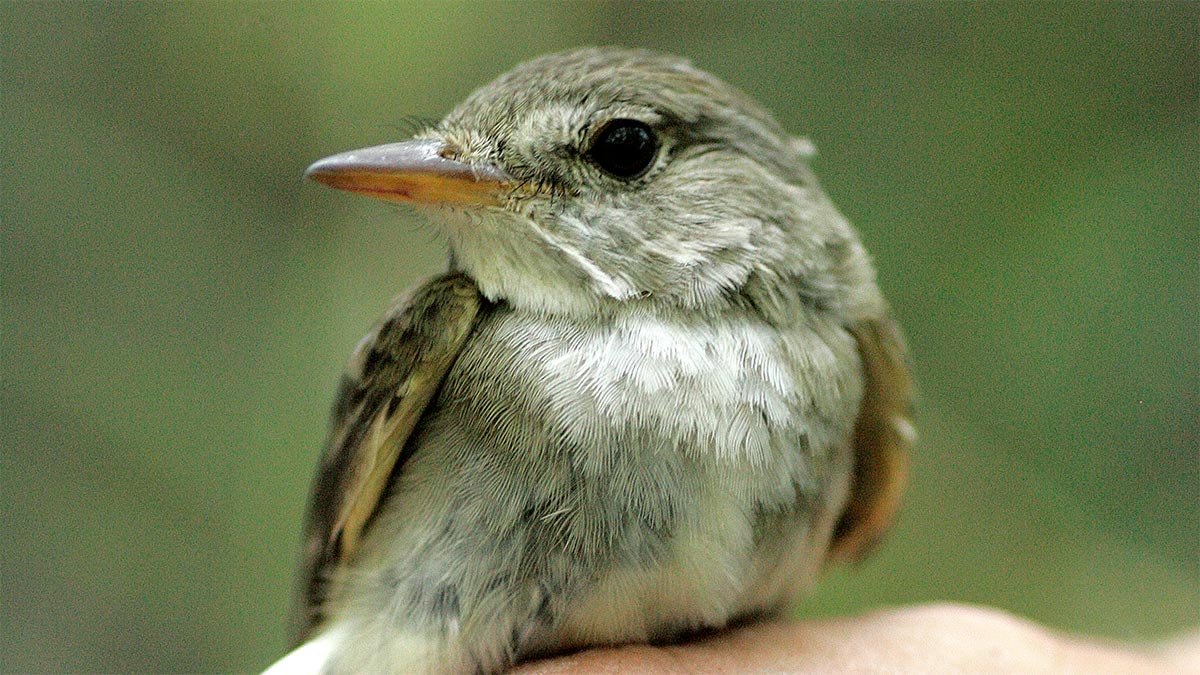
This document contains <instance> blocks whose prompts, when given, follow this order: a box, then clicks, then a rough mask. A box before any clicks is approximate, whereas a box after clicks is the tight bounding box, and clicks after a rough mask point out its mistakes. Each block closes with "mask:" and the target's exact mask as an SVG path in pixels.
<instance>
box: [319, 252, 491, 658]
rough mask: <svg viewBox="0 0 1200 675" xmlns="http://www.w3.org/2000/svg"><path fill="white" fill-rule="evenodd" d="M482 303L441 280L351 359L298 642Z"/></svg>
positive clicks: (381, 326)
mask: <svg viewBox="0 0 1200 675" xmlns="http://www.w3.org/2000/svg"><path fill="white" fill-rule="evenodd" d="M482 306H483V300H482V298H481V296H480V295H479V291H478V289H477V288H476V286H475V284H474V282H472V281H471V280H470V279H469V278H467V277H465V276H463V275H461V274H454V273H451V274H444V275H441V276H438V277H435V278H433V279H431V280H429V281H428V282H426V283H425V284H424V285H423V286H421V287H420V288H418V289H417V290H416V291H415V292H413V293H412V294H411V295H409V296H408V297H406V298H404V299H402V300H400V301H398V302H397V303H396V304H395V305H393V306H392V308H391V309H390V310H389V311H388V312H387V314H385V315H384V317H383V319H382V320H381V321H380V322H379V323H378V324H377V325H376V327H375V328H374V329H373V330H372V331H371V332H370V333H368V334H367V336H366V337H365V338H363V340H362V341H361V342H360V343H359V344H358V346H357V347H356V348H355V350H354V354H353V355H352V356H351V357H350V362H349V364H348V365H347V367H346V372H345V374H344V375H343V376H342V381H341V384H340V387H339V390H338V395H337V399H336V402H335V403H334V408H333V419H332V425H331V427H330V432H329V437H328V439H327V441H326V446H325V452H324V455H323V456H322V458H321V463H320V466H319V467H318V470H317V476H316V480H315V482H314V485H313V491H312V498H311V501H310V503H309V512H308V525H307V530H306V542H305V548H304V551H303V552H302V557H303V560H302V568H301V575H302V576H301V584H302V586H301V588H300V597H299V598H298V600H299V602H298V603H297V604H298V610H299V611H298V617H297V618H298V621H297V623H298V629H299V630H298V640H297V642H300V641H303V639H305V638H306V637H307V636H308V634H309V633H310V632H311V631H312V629H313V628H314V627H315V626H316V625H318V624H319V623H320V621H321V619H322V611H323V610H322V606H323V604H324V602H325V600H326V594H327V584H328V581H329V579H330V577H331V576H332V575H333V574H334V573H335V572H336V571H337V570H338V569H339V568H340V567H341V566H342V565H344V564H345V563H346V562H347V561H348V560H350V559H351V558H352V557H353V556H354V553H355V551H356V550H357V549H358V546H359V544H360V543H361V540H362V536H363V534H364V532H365V531H366V529H367V527H368V526H369V524H370V522H371V519H372V517H373V516H374V515H375V514H376V512H377V511H378V510H379V508H380V506H381V504H380V499H381V497H382V496H383V494H384V491H385V490H386V489H387V486H388V482H389V480H390V479H391V477H392V476H393V473H394V471H395V470H396V469H397V467H399V466H401V465H403V463H404V461H405V460H406V459H407V452H409V450H407V449H406V443H407V440H408V437H409V435H410V434H411V433H412V431H413V429H414V428H415V427H416V426H417V423H418V421H419V420H420V419H421V415H422V414H423V413H424V411H425V408H426V406H427V405H428V404H429V402H430V401H431V400H432V399H433V397H434V395H435V394H436V392H437V390H438V387H439V386H440V385H441V382H442V378H443V377H445V375H446V372H447V371H448V370H449V369H450V366H451V365H452V364H453V363H454V360H455V358H457V356H458V353H459V351H461V350H462V347H463V345H464V344H465V343H466V340H467V337H468V336H469V335H470V333H471V330H472V328H473V327H474V325H475V320H476V317H477V316H478V315H479V312H480V309H481V307H482Z"/></svg>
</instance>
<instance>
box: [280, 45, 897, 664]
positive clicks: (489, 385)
mask: <svg viewBox="0 0 1200 675" xmlns="http://www.w3.org/2000/svg"><path fill="white" fill-rule="evenodd" d="M810 154H811V150H810V147H809V144H808V143H807V142H806V141H803V140H800V139H796V138H792V137H790V136H788V135H787V134H786V133H784V131H783V130H782V129H781V128H780V126H779V125H778V124H777V123H776V122H775V120H774V119H773V118H772V117H771V116H770V114H768V113H767V112H766V111H765V110H764V109H763V108H761V107H760V106H759V105H758V104H756V103H755V102H754V101H752V100H751V99H749V98H748V97H747V96H745V95H744V94H742V93H740V92H738V91H737V90H735V89H733V88H732V87H730V86H729V85H727V84H725V83H723V82H721V81H719V80H717V79H715V78H714V77H712V76H711V75H708V74H706V73H703V72H701V71H699V70H696V69H695V68H693V67H692V66H691V65H690V64H689V63H688V62H687V61H684V60H681V59H678V58H674V57H670V56H662V55H657V54H654V53H650V52H645V51H629V50H624V49H615V48H599V49H580V50H575V51H569V52H564V53H560V54H553V55H550V56H544V57H541V58H538V59H535V60H533V61H530V62H528V63H525V64H523V65H520V66H518V67H517V68H516V69H514V70H513V71H511V72H509V73H508V74H506V75H503V76H502V77H500V78H499V79H497V80H496V81H494V82H492V83H491V84H488V85H487V86H484V87H483V88H481V89H479V90H478V91H476V92H475V93H474V94H472V95H471V96H470V97H469V98H468V99H467V100H466V102H464V103H463V104H462V105H460V106H459V107H458V108H457V109H456V110H454V111H453V112H451V113H450V114H449V115H448V116H447V117H446V118H445V119H444V120H443V121H442V122H441V123H439V124H438V125H437V126H435V127H433V128H430V129H428V130H426V131H424V132H422V133H420V134H418V135H417V136H416V138H415V139H414V140H410V141H406V142H403V143H396V144H391V145H384V146H379V147H374V148H368V149H365V150H356V151H353V152H347V153H344V154H340V155H335V156H333V157H329V158H326V159H323V160H321V161H319V162H317V163H315V164H313V165H312V167H310V168H309V170H308V174H307V175H308V176H310V177H311V178H313V179H315V180H318V181H320V182H322V183H325V184H327V185H331V186H333V187H336V188H340V189H343V190H349V191H351V192H356V193H360V194H365V195H368V196H373V197H379V198H382V199H390V200H395V201H401V202H405V203H409V204H414V205H417V206H419V207H421V208H423V209H424V210H425V211H427V212H429V213H430V214H431V215H432V216H433V217H434V218H435V219H436V220H438V221H440V222H441V223H443V224H444V225H445V228H446V232H447V233H448V234H449V239H450V248H451V262H450V266H449V267H450V269H449V271H448V272H446V273H445V274H442V275H440V276H437V277H435V278H433V279H431V280H429V281H427V282H426V283H425V284H423V285H422V286H420V287H419V288H417V289H416V290H415V291H413V292H412V293H411V294H410V295H408V296H407V297H406V298H405V299H403V300H401V301H399V302H398V303H397V304H396V305H395V306H393V307H392V309H391V310H390V311H389V312H388V313H387V314H386V315H385V316H384V318H383V320H382V321H381V322H380V323H379V324H378V326H376V328H375V329H374V330H373V331H372V332H371V333H370V334H369V335H368V336H367V337H366V338H365V339H364V340H363V341H362V342H361V343H360V344H359V346H358V347H357V349H356V350H355V351H354V354H353V356H352V357H351V359H350V363H349V366H348V368H347V371H346V374H345V376H344V378H343V380H342V384H341V388H340V391H339V393H338V396H337V402H336V405H335V406H334V411H333V427H332V431H331V433H330V435H329V439H328V446H327V448H326V450H325V454H324V456H323V458H322V460H321V464H320V467H319V470H318V474H317V479H316V484H315V487H314V491H313V496H312V502H311V510H310V514H309V523H308V539H307V547H306V549H305V550H304V553H303V556H304V569H303V575H304V576H303V589H302V596H303V597H302V598H301V601H300V605H301V608H302V616H301V618H300V623H301V624H302V628H301V631H300V642H302V643H303V644H302V645H301V646H300V647H299V648H298V649H297V650H296V651H294V652H292V653H291V654H290V655H288V656H287V657H285V658H284V659H283V660H281V661H279V662H278V663H277V664H276V665H275V666H273V667H272V670H271V671H269V672H271V673H294V672H330V673H366V672H371V673H388V672H394V673H419V672H430V673H433V672H437V673H443V672H444V673H471V672H485V673H492V672H496V671H500V670H503V669H505V668H507V667H509V666H511V665H513V664H514V663H517V662H520V661H522V660H525V659H530V658H533V657H537V656H541V655H546V654H552V653H555V652H561V651H564V650H570V649H577V648H582V647H588V646H592V645H612V644H620V643H626V642H661V641H670V640H673V639H679V638H681V637H685V636H687V635H688V634H690V633H694V632H696V631H700V630H709V629H719V628H721V627H724V626H726V625H727V624H729V623H730V622H733V621H738V620H742V619H748V618H754V617H760V616H768V615H771V614H773V613H776V612H779V611H780V610H781V609H783V608H786V607H787V606H788V605H789V603H791V602H792V601H793V600H794V599H795V598H796V597H797V595H798V594H799V593H800V592H801V591H803V590H805V589H806V588H807V587H809V586H810V585H811V583H812V581H813V580H814V578H815V576H816V575H817V573H818V572H819V571H820V570H821V568H822V567H823V566H824V565H825V564H826V563H828V562H829V561H830V560H833V559H843V560H844V559H854V558H857V557H859V556H860V555H861V554H862V553H863V552H864V551H865V550H866V549H867V548H868V547H869V546H870V545H871V544H872V543H873V542H874V541H875V540H876V539H877V538H878V537H879V535H880V534H881V533H882V532H883V531H884V530H885V529H886V528H887V527H888V525H889V523H890V521H891V520H892V517H893V514H894V512H895V509H896V505H897V503H898V496H899V492H900V489H901V487H902V483H903V480H904V475H905V472H906V465H907V460H906V457H907V449H908V446H909V445H910V443H911V440H912V437H913V432H912V426H911V423H910V416H909V405H910V398H911V385H910V380H909V377H908V373H907V367H906V363H905V360H906V357H905V353H904V348H903V345H902V343H901V340H900V337H899V334H898V332H897V329H896V327H895V326H894V325H893V323H892V321H891V320H890V319H889V317H888V309H887V305H886V303H885V302H884V299H883V297H882V295H881V294H880V291H879V289H878V288H877V287H876V284H875V274H874V270H873V269H872V266H871V262H870V260H869V258H868V256H867V253H866V251H865V250H864V249H863V246H862V244H861V243H860V242H859V240H858V237H857V236H856V234H855V232H854V230H853V229H852V228H851V226H850V224H849V223H848V222H847V221H846V219H845V218H844V217H842V215H841V214H839V213H838V212H837V210H836V209H835V208H834V206H833V204H832V203H830V201H829V199H828V198H827V197H826V196H825V194H824V193H823V192H822V191H821V189H820V187H819V186H818V184H817V181H816V179H815V178H814V176H813V174H812V173H811V172H810V170H809V169H808V167H807V165H806V160H807V158H808V156H809V155H810Z"/></svg>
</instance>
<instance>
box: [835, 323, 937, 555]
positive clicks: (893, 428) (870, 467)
mask: <svg viewBox="0 0 1200 675" xmlns="http://www.w3.org/2000/svg"><path fill="white" fill-rule="evenodd" d="M850 332H851V334H853V335H854V338H855V340H857V341H858V352H859V355H860V357H861V359H862V366H863V376H864V378H865V389H864V392H863V401H862V407H861V408H860V409H859V413H858V420H857V421H856V422H855V426H854V478H853V481H852V483H851V493H850V501H849V503H848V504H847V506H846V510H845V511H844V512H843V513H842V517H841V520H839V521H838V525H837V529H836V530H835V531H834V536H833V544H832V548H831V549H830V554H829V555H830V558H831V559H833V560H843V561H855V560H859V559H861V558H862V557H863V556H865V555H866V554H867V553H869V552H870V550H871V549H872V548H873V547H874V545H875V544H876V543H877V542H878V541H879V539H880V537H882V536H883V534H884V533H885V532H886V531H887V530H888V528H889V527H890V526H891V524H892V521H893V520H894V519H895V517H896V511H897V510H898V509H899V507H900V495H901V493H902V492H903V491H904V484H905V482H906V481H907V478H908V451H909V448H910V447H911V446H912V444H913V441H914V440H915V439H916V433H915V430H914V429H915V427H914V426H913V423H912V400H913V383H912V378H911V377H910V376H909V372H908V371H909V369H908V353H907V350H906V349H905V347H904V340H903V338H902V337H901V336H900V330H899V328H897V326H896V324H895V323H893V322H892V320H891V319H889V318H887V317H884V318H882V319H878V320H871V321H861V322H859V323H857V324H855V325H854V326H851V327H850Z"/></svg>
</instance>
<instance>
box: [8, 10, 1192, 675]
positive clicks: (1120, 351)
mask: <svg viewBox="0 0 1200 675" xmlns="http://www.w3.org/2000/svg"><path fill="white" fill-rule="evenodd" d="M1198 8H1200V5H1197V4H1194V3H1191V4H1168V3H1136V4H1107V3H1106V4H1058V3H1044V4H1043V3H1034V4H936V5H930V4H899V5H893V4H875V3H866V4H815V5H794V4H741V3H729V4H685V5H676V4H658V3H655V4H625V3H618V2H610V3H603V2H602V3H578V4H557V3H556V4H534V3H519V4H518V3H515V2H514V3H483V4H479V3H470V4H443V3H433V4H374V3H368V4H342V3H328V4H307V3H305V4H290V3H288V4H284V3H263V4H220V3H182V4H174V3H173V4H110V3H87V4H84V3H79V4H50V3H38V4H16V3H5V4H2V5H0V48H2V49H3V53H2V61H0V68H2V73H3V80H2V90H0V105H2V110H3V132H2V137H3V143H4V147H3V161H2V165H3V168H2V171H3V183H2V185H3V199H2V203H0V222H2V225H3V242H2V249H0V254H2V255H3V265H2V274H3V280H2V284H0V294H2V298H3V334H2V348H3V371H2V372H3V375H2V377H3V380H2V395H3V398H2V405H0V413H2V415H3V428H2V430H0V445H2V448H3V454H2V465H0V480H2V493H0V504H2V509H3V510H2V518H3V520H2V536H0V552H2V554H3V560H2V569H0V576H2V579H0V581H2V584H3V586H2V590H3V596H2V602H0V616H2V618H3V625H2V626H0V644H2V645H3V648H2V651H0V669H2V670H4V671H6V672H14V671H113V672H124V671H248V670H253V669H257V668H261V667H263V666H265V665H266V664H267V663H268V662H269V661H270V660H271V659H273V658H274V657H275V656H278V655H279V654H281V653H282V651H283V649H284V647H285V630H284V626H285V618H284V614H285V608H286V606H287V604H288V600H289V593H290V588H291V583H292V580H291V575H292V571H293V564H294V559H295V558H294V551H295V548H296V544H297V541H298V529H299V526H300V518H301V513H302V509H303V506H304V501H305V498H306V492H307V489H308V484H309V477H310V473H311V470H312V468H313V465H314V461H315V458H316V456H317V453H318V448H319V444H320V442H321V439H322V436H323V433H324V426H325V422H326V410H327V406H328V403H329V400H330V397H331V395H332V391H333V386H334V383H335V380H336V375H337V373H338V371H339V370H340V367H341V364H342V362H343V359H344V358H345V357H346V355H348V353H349V351H350V349H351V347H352V346H353V345H354V343H355V341H356V340H357V338H358V337H359V336H360V335H361V334H362V333H364V332H365V331H366V330H367V328H368V327H369V326H370V324H371V323H372V322H373V320H374V319H375V317H376V315H377V314H378V313H379V312H380V311H381V310H382V308H383V307H384V306H385V304H386V302H387V301H388V299H389V298H390V297H391V296H393V295H395V294H397V293H399V292H400V291H401V290H403V289H404V288H406V287H408V286H410V285H411V284H413V283H414V282H415V281H417V280H418V279H420V278H421V277H423V276H425V275H428V274H430V273H433V272H435V271H437V270H439V269H440V268H441V266H442V261H443V249H444V245H445V242H444V238H443V237H441V236H440V235H439V234H438V232H437V230H436V228H434V227H431V226H429V225H425V224H421V223H418V222H416V220H415V219H414V218H413V217H412V216H411V215H410V214H409V213H408V212H406V211H404V210H403V209H400V208H397V207H393V206H390V205H387V204H383V203H379V202H373V201H370V200H366V199H361V198H354V197H352V196H349V195H345V194H342V193H337V192H334V191H331V190H328V189H325V188H322V187H320V186H318V185H315V184H310V183H306V182H304V181H303V180H301V177H300V174H301V172H302V171H303V169H304V167H305V166H306V165H307V164H308V163H309V162H310V161H312V160H314V159H317V158H319V157H321V156H323V155H326V154H330V153H333V152H336V151H341V150H346V149H350V148H354V147H360V146H364V145H369V144H375V143H381V142H387V141H392V140H397V139H399V138H400V137H401V136H402V135H403V133H404V129H405V128H407V127H406V122H405V120H406V119H408V118H411V117H413V116H415V117H418V118H429V119H434V118H437V117H440V116H441V115H442V114H444V113H445V112H446V111H447V110H449V109H450V108H451V107H452V106H453V105H454V104H455V103H456V102H457V101H459V100H460V99H462V98H463V97H464V96H465V95H466V94H467V93H468V92H470V91H471V89H472V88H474V87H475V86H477V85H479V84H482V83H483V82H484V81H486V80H488V79H490V78H491V77H493V76H495V75H497V74H499V73H500V72H502V71H503V70H505V69H507V68H508V67H509V66H511V65H513V64H514V63H516V62H518V61H520V60H522V59H524V58H527V57H530V56H533V55H536V54H541V53H544V52H547V51H551V50H557V49H560V48H566V47H570V46H576V45H580V44H594V43H623V44H627V45H643V46H649V47H653V48H656V49H660V50H665V51H670V52H677V53H682V54H686V55H688V56H690V57H691V58H692V59H693V60H694V62H695V63H696V64H698V65H699V66H701V67H703V68H706V69H708V70H711V71H713V72H715V73H718V74H719V75H721V76H722V77H724V78H725V79H727V80H729V81H731V82H733V83H734V84H736V85H738V86H740V87H742V88H744V89H745V90H747V91H749V92H750V93H752V94H753V95H754V96H756V97H757V98H759V99H760V100H762V101H763V102H764V103H765V104H766V105H767V106H768V107H770V108H771V109H773V110H775V111H776V112H777V113H778V115H779V117H780V119H781V121H782V122H783V123H784V125H785V126H786V127H788V128H789V129H791V130H794V131H795V132H797V133H803V134H806V135H808V136H810V137H811V138H812V139H814V140H815V142H816V143H817V145H818V147H819V148H820V150H821V154H820V156H819V157H818V160H817V162H816V169H817V171H818V173H819V174H820V175H821V176H822V177H823V179H824V182H825V186H826V187H827V189H828V190H829V192H830V193H831V194H832V195H833V196H834V199H835V200H836V201H837V202H838V203H839V204H840V205H841V207H842V209H843V210H844V211H845V212H846V213H847V215H849V216H850V217H851V218H852V219H853V221H854V222H855V223H857V225H858V227H859V228H860V230H861V231H862V234H863V237H864V239H865V240H866V242H867V244H868V246H869V247H870V248H871V249H872V251H873V252H874V254H875V257H876V260H877V261H878V264H879V268H880V274H881V278H882V283H883V285H884V287H885V289H886V291H887V293H888V294H889V297H890V298H891V300H892V302H893V304H894V305H895V307H896V312H897V314H898V315H899V317H900V318H901V320H902V322H903V324H904V326H905V328H906V329H907V333H908V337H909V341H910V343H911V347H912V351H913V353H914V357H915V361H916V364H917V367H918V369H919V376H920V382H921V385H922V401H921V433H922V443H921V445H920V447H919V449H918V452H917V455H916V458H915V462H916V463H915V474H914V477H913V483H912V490H911V493H910V497H909V501H908V506H907V509H906V511H905V512H904V515H903V520H902V521H901V523H900V525H899V527H898V529H897V531H896V532H895V536H894V537H892V538H891V539H890V540H889V541H888V542H887V545H886V546H885V547H884V548H883V549H882V550H880V552H879V553H878V555H876V556H875V557H874V558H872V559H871V560H870V561H869V562H867V563H866V564H865V565H863V566H861V567H859V568H857V569H855V570H850V571H839V572H836V573H834V574H832V575H831V576H829V577H827V579H826V582H825V583H824V585H822V586H821V587H820V588H819V590H818V591H817V592H816V594H815V596H814V597H813V598H812V599H811V600H810V601H809V602H808V603H807V604H806V605H805V607H804V609H803V611H804V612H807V613H809V614H833V613H847V612H858V611H864V610H865V609H866V608H869V607H874V606H879V605H889V604H898V603H915V602H926V601H931V600H956V601H966V602H976V603H986V604H989V605H995V606H999V607H1002V608H1005V609H1008V610H1011V611H1013V612H1017V613H1020V614H1022V615H1025V616H1028V617H1031V618H1033V619H1035V620H1037V621H1040V622H1044V623H1047V624H1049V625H1051V626H1054V627H1057V628H1060V629H1063V630H1068V631H1076V632H1081V633H1087V634H1092V635H1099V636H1105V637H1110V638H1115V639H1118V640H1130V641H1141V640H1149V639H1153V638H1157V637H1161V636H1164V635H1169V634H1172V633H1175V632H1177V631H1179V630H1181V629H1184V628H1187V627H1194V626H1196V625H1197V624H1198V623H1200V617H1198V612H1200V609H1198V607H1200V475H1198V474H1200V470H1198V465H1200V442H1198V435H1200V432H1198V428H1200V414H1198V408H1200V393H1198V391H1200V368H1198V361H1200V342H1198V335H1200V317H1198V315H1197V311H1198V309H1197V308H1198V307H1200V275H1198V258H1200V256H1198V252H1200V245H1198V244H1200V242H1198V230H1200V227H1198V213H1200V210H1198V204H1197V192H1198V191H1197V185H1200V183H1198V182H1197V178H1198V173H1200V171H1198V169H1200V165H1198V157H1200V138H1198V129H1200V124H1198V110H1200V107H1198V103H1200V84H1198V81H1200V80H1198V74H1200V64H1198V58H1200V56H1198V55H1200V48H1198V47H1200V45H1198V36H1200V9H1198Z"/></svg>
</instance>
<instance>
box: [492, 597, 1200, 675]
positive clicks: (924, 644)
mask: <svg viewBox="0 0 1200 675" xmlns="http://www.w3.org/2000/svg"><path fill="white" fill-rule="evenodd" d="M514 672H515V673H519V674H520V675H553V674H558V673H624V672H637V673H748V672H773V673H778V672H789V673H796V672H804V673H824V672H837V673H881V672H891V673H918V672H919V673H977V672H1013V673H1069V672H1079V673H1097V672H1107V673H1122V674H1137V673H1146V674H1147V675H1149V674H1151V673H1155V674H1158V673H1200V634H1193V635H1192V636H1190V637H1188V638H1186V639H1184V640H1180V641H1178V642H1175V643H1173V644H1171V645H1169V646H1164V647H1159V648H1133V647H1128V646H1122V645H1115V644H1106V643H1103V642H1099V641H1095V640H1088V639H1084V638H1077V637H1073V636H1069V635H1063V634H1059V633H1055V632H1054V631H1052V630H1050V629H1047V628H1045V627H1042V626H1039V625H1037V624H1034V623H1031V622H1029V621H1026V620H1024V619H1020V618H1018V617H1015V616H1013V615H1010V614H1007V613H1004V612H1001V611H999V610H995V609H990V608H985V607H972V606H966V605H952V604H936V605H924V606H917V607H906V608H901V609H891V610H882V611H878V612H874V613H871V614H867V615H864V616H860V617H851V618H841V619H822V620H811V621H799V622H770V623H760V624H753V625H749V626H746V627H743V628H738V629H736V630H732V631H728V632H725V633H721V634H719V635H715V636H713V637H709V638H705V639H702V640H699V641H696V642H691V643H687V644H681V645H667V646H662V647H651V646H647V645H631V646H625V647H615V648H608V649H591V650H587V651H583V652H578V653H575V654H571V655H568V656H563V657H558V658H554V659H548V660H545V661H537V662H533V663H528V664H525V665H523V666H522V667H520V668H518V669H516V671H514Z"/></svg>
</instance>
